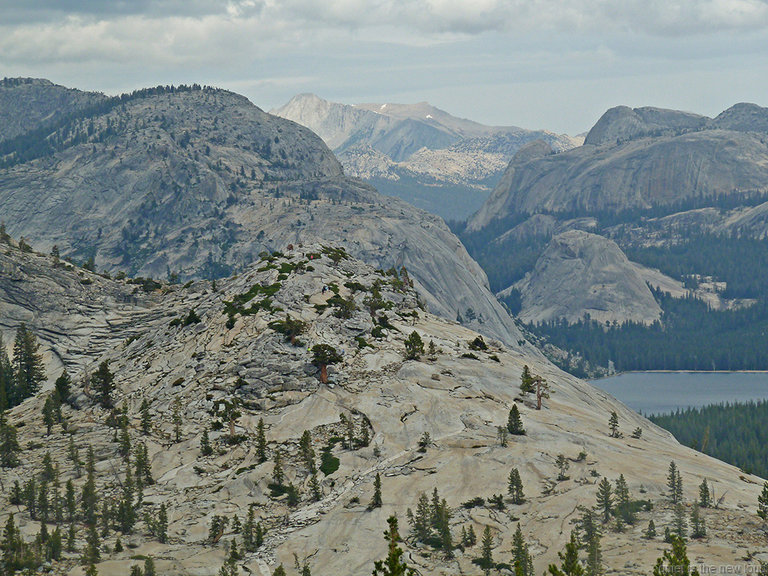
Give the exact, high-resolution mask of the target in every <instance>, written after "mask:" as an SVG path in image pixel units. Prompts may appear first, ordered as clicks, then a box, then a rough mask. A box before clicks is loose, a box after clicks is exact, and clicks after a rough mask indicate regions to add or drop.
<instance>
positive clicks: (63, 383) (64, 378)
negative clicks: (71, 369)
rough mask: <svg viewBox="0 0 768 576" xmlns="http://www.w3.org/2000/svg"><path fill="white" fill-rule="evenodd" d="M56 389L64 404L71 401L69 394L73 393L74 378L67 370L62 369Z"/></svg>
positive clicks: (55, 383)
mask: <svg viewBox="0 0 768 576" xmlns="http://www.w3.org/2000/svg"><path fill="white" fill-rule="evenodd" d="M54 389H55V391H56V395H57V396H58V397H59V401H60V402H61V403H62V404H66V403H68V402H69V396H70V394H72V378H70V377H69V374H68V373H67V371H66V370H62V371H61V375H60V376H59V377H58V378H56V382H54Z"/></svg>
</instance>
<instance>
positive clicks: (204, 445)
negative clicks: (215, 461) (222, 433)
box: [200, 428, 213, 456]
mask: <svg viewBox="0 0 768 576" xmlns="http://www.w3.org/2000/svg"><path fill="white" fill-rule="evenodd" d="M200 453H201V454H202V455H203V456H210V455H211V454H213V448H212V447H211V441H210V440H209V439H208V429H207V428H205V429H203V436H202V438H200Z"/></svg>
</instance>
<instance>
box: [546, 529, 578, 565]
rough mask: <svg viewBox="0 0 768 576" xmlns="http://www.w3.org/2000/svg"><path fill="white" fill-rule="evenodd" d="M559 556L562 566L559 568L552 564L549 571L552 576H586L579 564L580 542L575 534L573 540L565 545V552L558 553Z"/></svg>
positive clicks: (573, 533) (572, 535)
mask: <svg viewBox="0 0 768 576" xmlns="http://www.w3.org/2000/svg"><path fill="white" fill-rule="evenodd" d="M557 555H558V556H559V557H560V561H561V562H562V566H561V567H560V568H558V567H557V566H555V565H554V564H550V565H549V568H548V570H549V573H550V574H551V575H552V576H584V568H583V567H582V565H581V563H580V562H579V541H578V539H577V538H576V533H575V532H571V540H570V542H568V543H567V544H566V545H565V551H564V552H558V553H557Z"/></svg>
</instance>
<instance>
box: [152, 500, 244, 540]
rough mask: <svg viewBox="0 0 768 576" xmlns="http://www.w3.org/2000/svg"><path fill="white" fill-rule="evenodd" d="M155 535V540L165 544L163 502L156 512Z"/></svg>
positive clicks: (166, 531) (166, 519)
mask: <svg viewBox="0 0 768 576" xmlns="http://www.w3.org/2000/svg"><path fill="white" fill-rule="evenodd" d="M155 536H157V541H158V542H160V543H161V544H165V543H166V542H167V541H168V511H167V510H166V508H165V502H163V503H162V504H160V511H159V512H158V513H157V523H156V525H155ZM233 542H234V541H233Z"/></svg>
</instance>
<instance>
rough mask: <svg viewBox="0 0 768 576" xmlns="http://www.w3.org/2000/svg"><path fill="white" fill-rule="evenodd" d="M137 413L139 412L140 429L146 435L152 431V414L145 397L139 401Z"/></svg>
mask: <svg viewBox="0 0 768 576" xmlns="http://www.w3.org/2000/svg"><path fill="white" fill-rule="evenodd" d="M139 413H140V414H141V431H142V433H143V434H144V435H145V436H147V435H149V433H150V432H151V431H152V415H151V414H150V413H149V402H148V401H147V399H146V398H144V399H143V400H142V401H141V407H140V408H139Z"/></svg>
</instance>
